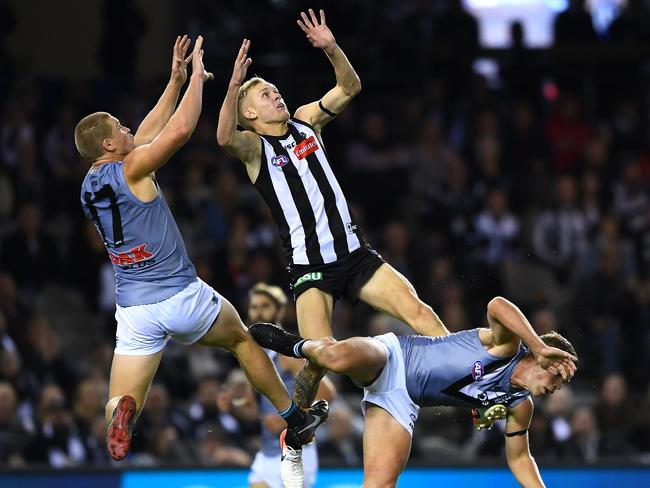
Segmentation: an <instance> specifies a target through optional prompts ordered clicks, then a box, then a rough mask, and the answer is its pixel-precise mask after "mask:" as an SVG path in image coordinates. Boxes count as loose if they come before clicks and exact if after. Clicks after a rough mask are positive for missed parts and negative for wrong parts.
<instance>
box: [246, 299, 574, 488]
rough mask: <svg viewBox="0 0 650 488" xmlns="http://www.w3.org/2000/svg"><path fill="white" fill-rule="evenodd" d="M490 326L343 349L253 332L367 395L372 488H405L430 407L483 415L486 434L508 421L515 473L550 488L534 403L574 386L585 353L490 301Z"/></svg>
mask: <svg viewBox="0 0 650 488" xmlns="http://www.w3.org/2000/svg"><path fill="white" fill-rule="evenodd" d="M487 321H488V323H489V326H490V327H489V328H479V329H471V330H465V331H462V332H457V333H455V334H450V335H447V336H445V337H423V336H418V335H407V336H399V337H398V336H396V335H395V334H393V333H389V334H384V335H380V336H376V337H352V338H350V339H346V340H344V341H340V342H337V341H335V340H334V339H332V338H322V339H316V340H305V339H303V338H302V337H298V336H295V335H293V334H289V333H287V332H285V331H284V330H282V329H280V328H279V327H276V326H274V325H272V324H268V323H266V324H265V323H258V324H253V325H252V326H251V327H250V328H249V330H250V332H251V334H252V335H253V337H254V338H255V339H256V340H257V342H258V343H259V344H260V345H261V346H262V347H264V348H267V349H273V350H275V351H278V352H279V353H281V354H285V355H287V356H292V357H305V358H307V359H309V360H310V361H312V362H314V363H315V364H317V365H319V366H321V367H323V368H326V369H329V370H330V371H334V372H336V373H339V374H344V375H347V376H349V377H350V378H351V379H352V380H353V381H354V382H355V383H356V384H358V385H365V387H364V396H363V400H362V403H361V406H362V410H363V413H364V415H365V428H364V432H363V471H364V480H363V486H364V487H367V488H374V487H382V488H388V487H394V486H396V484H397V478H398V476H399V474H400V473H401V471H402V470H403V469H404V466H405V465H406V461H407V460H408V457H409V452H410V449H411V436H412V434H413V428H414V424H415V421H416V420H417V417H418V413H419V410H420V407H431V406H439V405H452V406H467V407H470V408H474V409H477V410H478V411H479V415H478V417H479V418H477V419H476V420H477V421H478V425H477V426H479V427H490V426H491V425H492V423H493V422H494V421H495V420H498V419H503V418H505V419H506V425H505V442H506V457H507V461H508V466H509V468H510V470H511V471H512V473H513V474H514V475H515V477H516V478H517V480H518V481H519V483H521V485H522V486H525V487H526V488H539V487H543V486H544V483H543V481H542V477H541V475H540V473H539V469H538V468H537V464H536V463H535V460H534V459H533V457H532V456H531V454H530V450H529V445H528V427H529V425H530V421H531V418H532V416H533V402H532V400H531V399H530V396H531V395H533V396H538V395H545V394H547V393H553V392H554V391H555V390H558V389H559V388H561V387H562V384H563V383H564V382H567V381H570V380H571V378H572V376H573V375H574V373H575V371H576V366H575V362H577V360H578V358H577V356H576V352H575V350H574V348H573V346H572V345H571V343H570V342H569V341H567V340H566V339H565V338H564V337H562V336H561V335H560V334H558V333H556V332H551V333H549V334H545V335H543V336H541V337H539V336H538V335H537V334H536V333H535V331H534V330H533V328H532V327H531V326H530V323H529V322H528V320H527V319H526V317H525V316H524V315H523V314H522V313H521V311H520V310H519V309H518V308H517V307H516V306H515V305H513V304H512V303H511V302H509V301H508V300H506V299H504V298H501V297H496V298H494V299H492V300H491V301H490V303H489V304H488V307H487ZM522 343H523V344H522ZM524 344H525V346H524Z"/></svg>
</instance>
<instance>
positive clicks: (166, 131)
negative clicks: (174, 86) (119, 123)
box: [124, 36, 213, 184]
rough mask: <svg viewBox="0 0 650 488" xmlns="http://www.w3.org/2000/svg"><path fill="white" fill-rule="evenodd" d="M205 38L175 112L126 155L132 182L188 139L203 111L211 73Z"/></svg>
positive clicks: (194, 55)
mask: <svg viewBox="0 0 650 488" xmlns="http://www.w3.org/2000/svg"><path fill="white" fill-rule="evenodd" d="M202 45H203V37H201V36H199V37H198V39H197V40H196V44H195V45H194V50H193V52H192V76H191V78H190V84H189V86H188V87H187V90H186V91H185V94H184V95H183V99H182V100H181V103H180V104H179V105H178V108H177V109H176V112H174V115H172V116H171V118H170V119H169V121H168V122H167V124H165V127H164V128H163V129H162V130H161V131H160V133H159V134H158V135H157V136H156V137H155V138H154V139H153V140H152V141H151V143H149V144H144V145H142V146H138V147H136V148H135V149H134V150H133V151H131V152H130V153H129V154H128V155H127V156H126V157H125V158H124V175H125V176H126V179H127V182H128V183H129V184H134V183H138V182H139V181H140V180H142V179H144V178H146V177H148V176H150V175H151V174H152V173H153V172H154V171H156V170H157V169H158V168H160V167H161V166H162V165H163V164H165V163H166V162H167V160H168V159H169V158H170V157H171V156H172V155H173V154H174V153H175V152H176V151H178V150H179V149H180V148H181V147H183V145H184V144H185V143H186V142H187V141H188V140H189V138H190V136H191V135H192V132H193V131H194V128H195V127H196V123H197V121H198V120H199V115H200V114H201V103H202V98H203V83H204V82H205V81H206V80H209V79H212V78H213V76H212V73H208V72H207V71H205V68H204V66H203V50H202V49H201V46H202Z"/></svg>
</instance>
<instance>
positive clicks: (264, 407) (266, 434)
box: [259, 349, 293, 456]
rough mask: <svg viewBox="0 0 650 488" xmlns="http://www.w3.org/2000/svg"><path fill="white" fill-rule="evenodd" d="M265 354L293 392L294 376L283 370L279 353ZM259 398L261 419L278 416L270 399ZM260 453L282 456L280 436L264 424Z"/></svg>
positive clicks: (288, 389)
mask: <svg viewBox="0 0 650 488" xmlns="http://www.w3.org/2000/svg"><path fill="white" fill-rule="evenodd" d="M264 352H266V354H268V355H269V357H270V358H271V361H272V362H273V366H275V369H277V370H278V373H279V374H280V379H281V380H282V383H284V386H286V387H287V391H289V392H292V391H293V375H292V374H291V373H289V372H288V371H285V370H284V369H282V366H280V360H279V359H278V353H277V352H274V351H270V350H268V349H265V350H264ZM259 398H260V418H263V417H264V416H265V415H268V414H270V413H272V414H276V415H277V413H278V409H277V408H275V406H274V405H273V404H272V403H271V402H270V401H269V399H268V398H266V397H265V396H264V395H259ZM260 451H262V454H264V455H265V456H279V455H280V454H281V450H280V436H279V435H278V434H275V433H273V432H271V431H270V430H269V429H267V428H266V427H264V424H262V435H261V446H260Z"/></svg>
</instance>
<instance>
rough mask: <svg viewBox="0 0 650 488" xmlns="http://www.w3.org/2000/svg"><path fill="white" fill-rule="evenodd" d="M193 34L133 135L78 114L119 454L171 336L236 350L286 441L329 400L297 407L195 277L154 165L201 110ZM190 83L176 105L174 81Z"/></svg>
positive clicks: (224, 307) (297, 442)
mask: <svg viewBox="0 0 650 488" xmlns="http://www.w3.org/2000/svg"><path fill="white" fill-rule="evenodd" d="M190 42H191V41H190V39H188V38H187V36H184V37H182V38H181V37H178V38H177V39H176V43H175V45H174V54H173V60H172V74H171V79H170V82H169V84H168V85H167V87H166V88H165V91H164V92H163V94H162V96H161V97H160V99H159V101H158V103H157V104H156V106H155V107H154V108H153V110H152V111H151V112H150V113H149V114H148V115H147V117H145V119H144V120H143V121H142V124H141V125H140V127H139V128H138V130H137V132H136V133H135V135H132V134H131V133H130V130H129V129H128V128H127V127H124V126H122V125H121V124H120V122H119V120H118V119H116V118H115V117H113V116H111V115H110V114H108V113H106V112H97V113H94V114H91V115H89V116H87V117H85V118H83V119H82V120H81V121H80V122H79V124H77V127H76V128H75V144H76V146H77V149H78V151H79V153H80V154H81V156H82V157H84V159H87V160H88V161H89V162H90V163H91V167H90V170H89V171H88V174H87V175H86V177H85V178H84V181H83V183H82V186H81V204H82V206H83V208H84V212H85V213H86V215H87V217H88V218H90V219H92V220H93V221H94V223H95V226H96V227H97V230H98V232H99V234H100V235H101V237H102V239H103V241H104V244H105V246H106V249H107V251H108V255H109V257H110V260H111V262H112V263H113V267H114V269H115V277H116V288H117V293H116V301H117V304H116V312H115V318H116V320H117V333H116V336H117V340H116V346H115V354H114V356H113V364H112V366H111V375H110V387H109V400H108V403H107V405H106V420H107V423H108V429H107V445H108V450H109V453H110V455H111V456H112V457H113V459H116V460H121V459H123V458H124V457H125V456H126V454H127V452H128V449H129V446H130V443H131V430H132V426H133V423H134V421H135V419H136V418H137V416H138V414H139V413H140V411H141V410H142V407H143V404H144V401H145V398H146V395H147V390H148V389H149V385H150V384H151V381H152V379H153V376H154V374H155V372H156V369H157V368H158V364H159V363H160V358H161V356H162V351H163V348H164V347H165V344H166V342H167V340H168V339H170V338H174V339H176V340H178V341H179V342H181V343H183V344H193V343H195V342H199V343H201V344H204V345H208V346H215V347H222V348H225V349H227V350H229V351H231V352H233V353H234V354H235V355H236V356H237V358H238V360H239V362H240V364H241V365H242V368H243V369H244V371H245V372H246V375H247V376H248V378H249V380H250V381H251V382H252V383H253V385H254V386H255V388H256V389H257V390H259V391H260V392H262V393H263V394H264V395H266V396H267V397H268V398H269V400H270V401H271V403H272V404H273V405H274V407H275V408H276V410H277V412H278V414H279V415H281V416H282V417H283V418H284V419H285V420H286V421H287V423H288V425H289V429H288V434H287V442H288V443H290V445H292V446H293V447H295V448H296V449H299V448H300V447H301V445H302V444H304V443H306V442H309V440H310V439H311V438H312V437H313V432H314V430H315V427H316V426H317V425H319V424H320V423H321V422H323V421H324V419H325V418H326V417H327V403H326V402H321V403H319V404H316V405H315V406H314V407H312V408H310V409H309V410H308V411H307V412H305V411H303V410H301V409H299V408H297V406H296V405H295V404H294V403H293V401H292V400H291V399H290V398H289V396H288V393H287V390H286V388H285V387H284V385H283V384H282V382H281V381H280V378H279V376H278V374H277V371H276V370H275V369H274V368H273V364H272V363H271V361H270V359H269V358H268V356H267V355H266V354H265V353H264V351H262V349H261V348H260V347H259V346H258V345H257V344H256V343H255V341H254V340H253V339H252V337H251V336H250V334H249V333H248V332H247V329H246V327H245V326H244V324H243V323H242V321H241V320H240V318H239V315H238V314H237V312H236V311H235V309H234V307H233V306H232V305H231V304H230V303H229V302H228V301H227V300H226V299H225V298H223V297H222V296H221V295H219V294H218V293H217V292H216V291H215V290H213V289H212V288H211V287H210V286H209V285H207V284H206V283H204V282H203V281H201V280H200V279H199V278H198V277H197V275H196V271H195V269H194V266H193V265H192V263H191V262H190V260H189V258H188V256H187V252H186V251H185V244H184V243H183V238H182V237H181V235H180V232H179V230H178V227H177V226H176V222H175V221H174V218H173V217H172V214H171V212H170V210H169V207H168V206H167V203H166V202H165V199H164V197H163V195H162V193H161V191H160V188H159V187H158V183H157V181H156V177H155V172H156V170H158V169H159V168H160V167H161V166H162V165H163V164H165V163H166V162H167V160H168V159H169V158H170V157H171V156H172V155H173V154H174V153H175V152H176V151H178V150H179V149H180V148H181V147H182V146H183V145H184V144H185V143H186V142H187V141H188V140H189V138H190V136H191V134H192V132H193V131H194V128H195V127H196V123H197V121H198V118H199V116H200V114H201V103H202V93H203V84H204V82H205V81H206V80H208V79H212V74H211V73H208V72H207V71H206V70H205V68H204V66H203V50H202V49H201V46H202V44H203V38H202V37H201V36H199V37H198V39H197V40H196V43H195V45H194V50H193V51H192V53H191V55H190V56H188V57H187V58H186V57H185V55H186V54H187V51H188V48H189V46H190ZM190 60H191V61H192V76H191V79H190V83H189V85H188V87H187V89H186V91H185V94H184V95H183V98H182V100H181V102H180V103H179V105H178V107H177V108H176V102H177V101H178V96H179V92H180V89H181V87H182V86H183V85H184V84H185V82H186V81H187V64H188V63H189V62H190Z"/></svg>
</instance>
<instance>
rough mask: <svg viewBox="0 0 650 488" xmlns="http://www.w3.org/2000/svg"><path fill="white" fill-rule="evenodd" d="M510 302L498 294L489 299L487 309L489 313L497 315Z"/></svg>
mask: <svg viewBox="0 0 650 488" xmlns="http://www.w3.org/2000/svg"><path fill="white" fill-rule="evenodd" d="M508 303H509V302H508V300H506V299H505V298H503V297H499V296H496V297H494V298H493V299H492V300H490V301H489V303H488V305H487V311H488V314H489V315H492V316H494V315H496V314H497V313H498V312H499V310H500V309H502V307H503V306H504V305H507V304H508Z"/></svg>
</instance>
